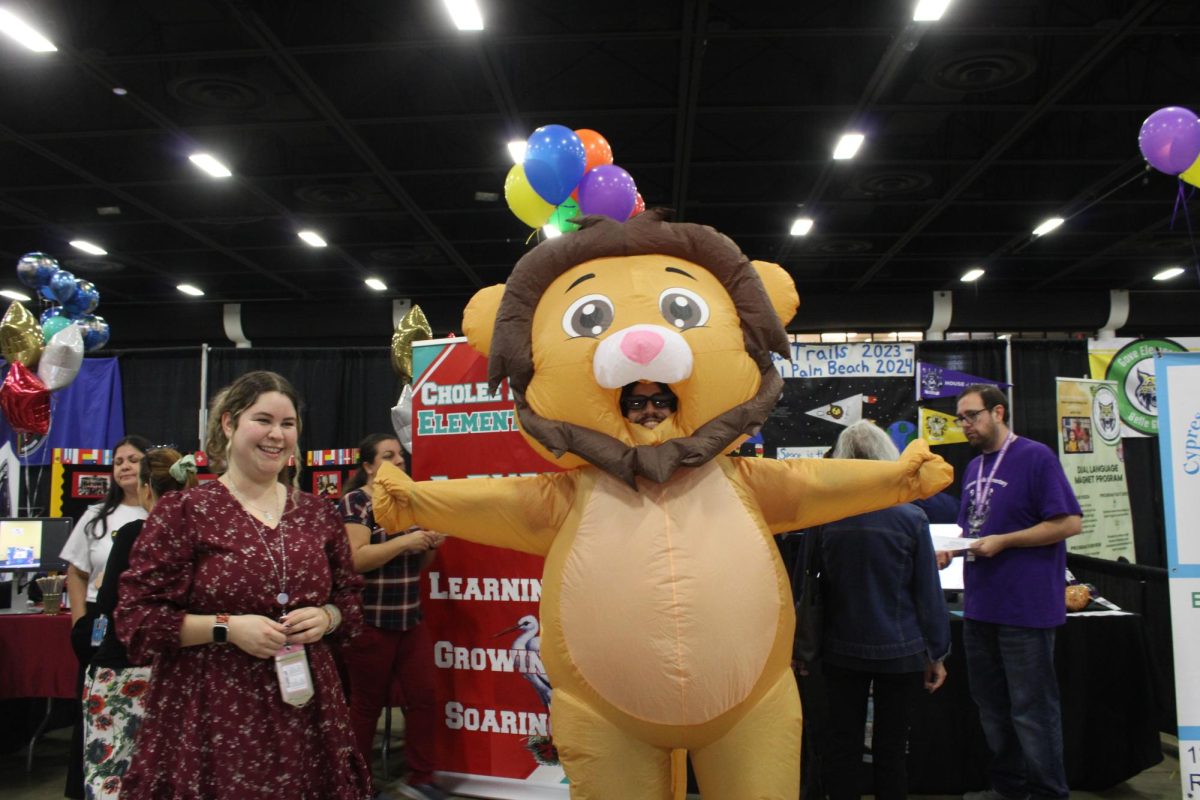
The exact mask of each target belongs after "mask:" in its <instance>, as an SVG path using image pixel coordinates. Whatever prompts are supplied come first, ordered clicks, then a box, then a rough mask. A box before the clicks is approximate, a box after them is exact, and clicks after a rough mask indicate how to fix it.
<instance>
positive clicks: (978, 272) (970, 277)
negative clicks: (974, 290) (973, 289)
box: [959, 267, 983, 283]
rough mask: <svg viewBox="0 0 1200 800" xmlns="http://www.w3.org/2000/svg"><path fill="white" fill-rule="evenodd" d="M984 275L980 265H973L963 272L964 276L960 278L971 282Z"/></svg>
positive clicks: (965, 281)
mask: <svg viewBox="0 0 1200 800" xmlns="http://www.w3.org/2000/svg"><path fill="white" fill-rule="evenodd" d="M982 277H983V270H982V269H981V268H980V267H971V269H969V270H967V271H966V272H964V273H963V276H962V277H961V278H959V280H960V281H962V282H963V283H970V282H971V281H977V280H979V279H980V278H982Z"/></svg>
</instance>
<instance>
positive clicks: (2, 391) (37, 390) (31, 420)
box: [0, 361, 50, 436]
mask: <svg viewBox="0 0 1200 800" xmlns="http://www.w3.org/2000/svg"><path fill="white" fill-rule="evenodd" d="M0 410H3V411H4V416H5V417H6V418H7V419H8V424H9V425H11V426H12V429H13V430H14V431H17V432H18V433H33V434H37V435H38V436H44V435H46V433H47V432H49V430H50V390H49V389H47V388H46V384H44V383H42V379H41V378H39V377H38V376H37V373H35V372H31V371H30V370H29V369H28V368H27V367H26V366H25V365H24V364H22V363H21V362H19V361H16V362H13V364H12V365H11V366H10V367H9V369H8V377H6V378H5V379H4V385H3V386H0Z"/></svg>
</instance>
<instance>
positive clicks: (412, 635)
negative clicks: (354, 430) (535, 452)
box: [341, 433, 446, 800]
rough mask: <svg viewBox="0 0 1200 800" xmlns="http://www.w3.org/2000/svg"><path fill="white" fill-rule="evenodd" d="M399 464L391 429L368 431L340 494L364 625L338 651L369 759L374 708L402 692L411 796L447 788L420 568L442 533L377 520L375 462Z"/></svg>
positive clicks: (436, 794)
mask: <svg viewBox="0 0 1200 800" xmlns="http://www.w3.org/2000/svg"><path fill="white" fill-rule="evenodd" d="M384 463H387V464H395V465H396V466H403V464H404V451H403V450H402V449H401V447H400V442H399V441H398V440H397V439H396V437H395V435H393V434H388V433H376V434H372V435H370V436H368V437H366V438H365V439H363V440H362V441H361V442H359V445H358V469H357V471H356V472H355V474H354V476H353V477H352V478H351V479H350V483H349V485H348V488H349V491H347V492H346V495H345V497H343V498H342V501H341V510H342V520H343V521H344V522H345V524H346V535H347V536H348V537H349V538H350V549H351V551H352V553H353V555H354V568H355V569H356V570H357V571H358V572H359V573H361V574H362V576H363V579H364V580H365V581H366V587H365V588H364V590H363V615H364V620H363V628H362V633H360V634H359V635H358V636H356V637H355V638H354V641H352V642H351V643H350V644H349V645H347V646H346V648H345V649H344V650H343V651H342V661H343V662H344V664H345V666H346V673H347V676H348V677H349V681H350V723H351V725H352V726H353V728H354V737H355V739H356V741H357V742H358V749H359V750H360V751H361V752H362V755H363V758H364V759H366V761H367V763H368V764H369V763H370V762H371V755H372V752H373V747H374V742H375V729H376V726H377V724H378V722H379V713H380V711H382V710H383V707H384V706H385V705H387V704H388V702H389V699H390V697H391V689H392V683H393V681H395V680H399V681H400V687H401V690H402V692H403V695H404V758H405V762H406V763H407V765H408V769H409V775H408V780H407V782H406V783H404V784H400V785H397V786H394V787H393V788H394V789H395V791H397V792H399V793H400V794H402V795H404V796H405V797H410V798H415V800H425V799H426V798H432V799H433V800H440V798H443V797H445V796H446V795H445V794H444V793H443V792H442V791H441V789H439V788H438V786H437V785H436V784H435V783H434V779H433V771H434V754H433V736H434V730H435V727H434V726H435V725H437V722H438V719H437V715H436V713H435V711H436V709H434V706H433V684H434V673H433V670H434V665H433V641H432V640H431V639H430V637H429V628H428V626H426V625H423V624H422V622H421V572H422V571H423V570H424V569H425V567H427V566H429V562H431V561H432V560H433V557H434V555H435V554H436V551H437V547H438V545H440V544H441V543H442V541H443V540H444V539H445V537H444V536H442V535H441V534H439V533H435V532H433V531H427V530H422V529H420V528H414V529H410V530H407V531H398V532H394V531H388V530H387V529H385V528H381V527H380V526H379V525H378V524H377V523H376V522H375V516H374V514H373V513H372V511H371V490H372V489H374V480H375V473H376V472H377V471H378V470H379V466H380V464H384Z"/></svg>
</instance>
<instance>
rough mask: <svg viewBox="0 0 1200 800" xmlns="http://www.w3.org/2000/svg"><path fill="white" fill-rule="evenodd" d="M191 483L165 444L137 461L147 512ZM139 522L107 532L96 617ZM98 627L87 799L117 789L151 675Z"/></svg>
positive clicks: (89, 693) (108, 613)
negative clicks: (109, 537) (110, 534)
mask: <svg viewBox="0 0 1200 800" xmlns="http://www.w3.org/2000/svg"><path fill="white" fill-rule="evenodd" d="M195 485H196V461H195V459H194V458H193V457H192V456H191V455H187V456H180V454H179V452H178V451H176V450H173V449H171V448H169V447H152V448H150V449H149V450H147V451H146V453H145V456H144V457H143V458H142V460H141V463H140V464H139V465H138V497H139V499H140V500H141V503H142V508H144V509H145V510H146V512H147V513H149V512H150V511H151V510H153V508H154V505H155V503H157V502H158V501H159V500H160V499H161V498H162V497H163V496H164V495H166V494H167V493H168V492H177V491H180V490H183V489H190V488H191V487H193V486H195ZM142 525H143V522H142V520H140V519H139V520H134V521H133V522H129V523H126V524H125V525H122V526H121V529H120V530H118V531H116V536H115V537H114V538H113V544H112V552H111V553H109V555H108V565H107V566H106V567H105V569H104V581H103V582H102V583H101V584H100V591H99V593H98V594H97V595H96V613H97V618H103V619H104V620H105V621H106V623H107V621H108V620H111V619H112V617H113V612H114V611H115V610H116V607H117V583H118V581H119V580H120V578H121V575H122V574H124V572H125V570H126V569H128V568H129V552H130V551H131V550H132V549H133V543H134V542H135V541H137V537H138V535H139V534H140V533H141V532H142ZM104 629H105V633H104V639H103V641H102V642H101V643H100V647H98V648H97V649H96V652H95V654H94V655H93V656H92V661H91V663H90V664H89V665H88V672H87V683H86V685H85V686H84V692H83V782H84V793H85V795H86V796H87V798H88V800H92V798H101V797H107V796H112V797H115V796H117V795H119V794H120V792H121V778H122V777H123V776H124V774H125V770H126V769H127V768H128V766H129V760H130V757H131V756H132V754H133V744H134V737H135V736H136V734H137V730H138V728H139V727H140V725H141V722H142V716H143V715H144V711H145V705H144V704H145V695H146V691H147V689H148V688H149V685H150V683H149V682H150V675H151V669H150V667H149V666H137V665H135V664H133V663H131V662H130V661H129V657H128V654H127V653H126V652H125V646H124V645H123V644H121V642H120V640H118V639H117V631H116V627H115V626H113V625H110V624H105V625H104Z"/></svg>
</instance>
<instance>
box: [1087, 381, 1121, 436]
mask: <svg viewBox="0 0 1200 800" xmlns="http://www.w3.org/2000/svg"><path fill="white" fill-rule="evenodd" d="M1117 402H1118V401H1117V395H1116V392H1114V391H1113V390H1112V389H1110V388H1108V387H1107V386H1100V387H1098V388H1097V389H1096V390H1095V391H1094V392H1093V393H1092V430H1094V431H1095V432H1096V435H1097V436H1099V437H1100V440H1101V441H1102V442H1104V443H1106V444H1110V445H1113V444H1116V443H1117V442H1119V441H1121V420H1120V419H1119V418H1118V417H1117Z"/></svg>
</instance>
